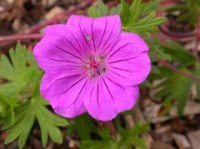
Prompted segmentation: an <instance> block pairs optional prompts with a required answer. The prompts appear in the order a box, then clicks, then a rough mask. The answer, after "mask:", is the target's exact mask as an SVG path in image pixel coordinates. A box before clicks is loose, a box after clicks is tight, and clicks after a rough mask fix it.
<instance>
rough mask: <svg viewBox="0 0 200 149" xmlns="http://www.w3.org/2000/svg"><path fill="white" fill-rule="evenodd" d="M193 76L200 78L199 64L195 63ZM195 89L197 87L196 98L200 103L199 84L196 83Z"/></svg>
mask: <svg viewBox="0 0 200 149" xmlns="http://www.w3.org/2000/svg"><path fill="white" fill-rule="evenodd" d="M195 68H196V69H195V73H194V74H195V75H196V76H200V63H198V62H196V65H195ZM196 87H197V94H198V95H197V97H198V100H199V101H200V83H199V82H197V83H196Z"/></svg>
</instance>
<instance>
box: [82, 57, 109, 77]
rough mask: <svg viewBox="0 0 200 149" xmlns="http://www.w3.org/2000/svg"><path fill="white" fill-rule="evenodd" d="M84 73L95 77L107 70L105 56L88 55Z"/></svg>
mask: <svg viewBox="0 0 200 149" xmlns="http://www.w3.org/2000/svg"><path fill="white" fill-rule="evenodd" d="M85 68H86V73H87V75H88V76H89V77H92V78H93V77H97V76H100V75H102V74H104V73H105V72H106V70H107V68H106V64H105V58H104V57H103V56H90V57H89V58H88V63H87V64H86V66H85Z"/></svg>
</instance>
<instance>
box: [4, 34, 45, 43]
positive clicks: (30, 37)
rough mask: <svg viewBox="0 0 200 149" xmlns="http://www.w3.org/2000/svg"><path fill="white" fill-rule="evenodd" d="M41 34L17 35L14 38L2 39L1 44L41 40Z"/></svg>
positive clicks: (6, 37)
mask: <svg viewBox="0 0 200 149" xmlns="http://www.w3.org/2000/svg"><path fill="white" fill-rule="evenodd" d="M41 37H42V35H41V34H16V35H12V36H5V37H0V43H2V42H9V41H18V40H24V39H25V40H27V39H40V38H41Z"/></svg>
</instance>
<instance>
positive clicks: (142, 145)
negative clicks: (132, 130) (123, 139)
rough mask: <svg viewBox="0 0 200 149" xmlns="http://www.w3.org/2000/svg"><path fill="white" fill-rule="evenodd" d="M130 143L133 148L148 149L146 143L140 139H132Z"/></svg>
mask: <svg viewBox="0 0 200 149" xmlns="http://www.w3.org/2000/svg"><path fill="white" fill-rule="evenodd" d="M130 142H131V144H132V145H133V146H135V147H138V148H139V149H148V147H147V145H146V141H145V140H144V139H142V138H138V137H135V138H132V139H131V140H130Z"/></svg>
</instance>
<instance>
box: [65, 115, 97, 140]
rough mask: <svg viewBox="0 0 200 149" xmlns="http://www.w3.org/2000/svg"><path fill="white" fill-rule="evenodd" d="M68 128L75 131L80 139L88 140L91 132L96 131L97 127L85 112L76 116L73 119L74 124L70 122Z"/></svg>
mask: <svg viewBox="0 0 200 149" xmlns="http://www.w3.org/2000/svg"><path fill="white" fill-rule="evenodd" d="M85 126H87V127H85ZM68 129H71V130H70V131H71V132H74V131H77V133H78V136H79V137H80V139H81V140H89V139H91V133H96V132H97V128H96V126H95V125H94V122H93V121H92V119H91V117H90V116H89V115H87V114H84V115H81V116H80V117H77V118H76V119H75V121H74V124H71V125H70V127H69V128H68Z"/></svg>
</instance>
